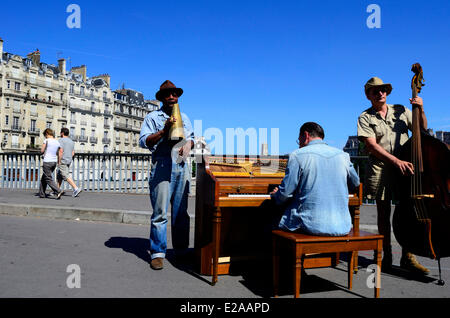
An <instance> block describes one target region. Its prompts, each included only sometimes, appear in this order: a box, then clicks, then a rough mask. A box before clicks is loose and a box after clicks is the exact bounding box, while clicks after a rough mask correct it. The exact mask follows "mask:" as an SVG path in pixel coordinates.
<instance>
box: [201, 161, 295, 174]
mask: <svg viewBox="0 0 450 318" xmlns="http://www.w3.org/2000/svg"><path fill="white" fill-rule="evenodd" d="M207 161H208V167H207V168H208V169H209V170H210V171H211V173H212V174H213V175H214V176H217V177H247V178H248V177H284V174H285V171H286V165H287V159H278V158H276V159H266V158H259V157H256V158H248V157H247V158H239V157H234V158H227V157H214V156H210V157H209V158H208V160H207Z"/></svg>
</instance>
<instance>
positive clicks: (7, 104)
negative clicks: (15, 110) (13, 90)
mask: <svg viewBox="0 0 450 318" xmlns="http://www.w3.org/2000/svg"><path fill="white" fill-rule="evenodd" d="M6 107H9V98H7V99H6Z"/></svg>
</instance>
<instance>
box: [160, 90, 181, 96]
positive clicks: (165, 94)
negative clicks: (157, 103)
mask: <svg viewBox="0 0 450 318" xmlns="http://www.w3.org/2000/svg"><path fill="white" fill-rule="evenodd" d="M170 95H172V96H173V97H178V94H177V93H176V92H175V91H168V92H166V93H164V94H162V96H163V97H170Z"/></svg>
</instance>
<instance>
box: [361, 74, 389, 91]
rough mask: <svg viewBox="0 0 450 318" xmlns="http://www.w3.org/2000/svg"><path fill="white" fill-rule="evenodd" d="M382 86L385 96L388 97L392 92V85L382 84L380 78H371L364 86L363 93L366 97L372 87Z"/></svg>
mask: <svg viewBox="0 0 450 318" xmlns="http://www.w3.org/2000/svg"><path fill="white" fill-rule="evenodd" d="M378 86H384V87H386V95H389V94H390V93H391V92H392V85H391V84H389V83H383V81H382V80H381V78H378V77H372V78H371V79H370V80H368V81H367V83H366V85H364V92H365V93H366V95H367V91H368V90H369V89H370V88H372V87H378Z"/></svg>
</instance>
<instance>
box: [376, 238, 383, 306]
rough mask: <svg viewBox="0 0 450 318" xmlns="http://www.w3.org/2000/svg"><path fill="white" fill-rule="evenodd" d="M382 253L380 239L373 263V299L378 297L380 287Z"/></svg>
mask: <svg viewBox="0 0 450 318" xmlns="http://www.w3.org/2000/svg"><path fill="white" fill-rule="evenodd" d="M382 251H383V240H382V239H380V240H378V242H377V249H376V250H375V255H376V256H375V262H376V264H377V269H376V271H377V272H376V278H375V288H374V289H375V295H374V296H375V298H379V297H380V287H381V252H382Z"/></svg>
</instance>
